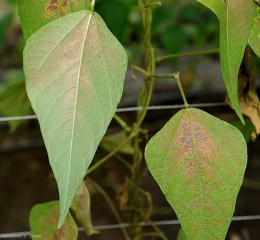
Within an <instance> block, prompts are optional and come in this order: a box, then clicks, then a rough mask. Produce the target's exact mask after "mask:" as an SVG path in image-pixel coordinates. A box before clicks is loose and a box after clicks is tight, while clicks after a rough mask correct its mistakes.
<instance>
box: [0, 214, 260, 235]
mask: <svg viewBox="0 0 260 240" xmlns="http://www.w3.org/2000/svg"><path fill="white" fill-rule="evenodd" d="M250 220H251V221H252V220H260V215H252V216H235V217H233V218H232V222H234V221H250ZM153 224H154V225H156V226H167V225H178V224H180V222H179V221H178V220H165V221H154V222H153ZM140 226H142V227H147V226H151V223H150V222H140V223H138V224H136V225H133V224H130V223H123V224H109V225H98V226H94V229H95V230H109V229H120V228H129V227H140ZM78 230H79V231H84V228H83V227H80V228H78ZM29 235H31V232H30V231H27V232H16V233H2V234H0V238H8V237H9V238H10V237H20V236H29Z"/></svg>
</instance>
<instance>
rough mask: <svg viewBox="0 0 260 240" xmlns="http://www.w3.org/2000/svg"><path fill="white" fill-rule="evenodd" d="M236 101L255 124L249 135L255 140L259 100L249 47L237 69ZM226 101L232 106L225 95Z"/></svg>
mask: <svg viewBox="0 0 260 240" xmlns="http://www.w3.org/2000/svg"><path fill="white" fill-rule="evenodd" d="M238 101H239V105H240V109H241V112H242V113H243V114H244V115H246V116H248V117H249V118H250V120H251V121H252V123H253V125H254V126H255V131H254V132H253V133H252V135H251V136H252V140H253V141H255V140H256V138H257V136H258V135H259V134H260V102H259V98H258V95H257V92H256V82H255V76H254V74H253V70H252V61H251V56H250V48H249V47H247V48H246V51H245V55H244V59H243V61H242V64H241V66H240V70H239V75H238ZM226 102H227V103H228V104H229V105H230V106H231V107H232V104H231V102H230V99H229V98H228V97H226Z"/></svg>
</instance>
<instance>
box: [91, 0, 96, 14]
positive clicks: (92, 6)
mask: <svg viewBox="0 0 260 240" xmlns="http://www.w3.org/2000/svg"><path fill="white" fill-rule="evenodd" d="M94 7H95V0H92V1H91V3H90V11H91V12H94Z"/></svg>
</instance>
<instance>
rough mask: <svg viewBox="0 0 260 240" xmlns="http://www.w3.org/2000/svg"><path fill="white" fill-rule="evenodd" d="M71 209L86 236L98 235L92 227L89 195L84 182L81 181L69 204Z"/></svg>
mask: <svg viewBox="0 0 260 240" xmlns="http://www.w3.org/2000/svg"><path fill="white" fill-rule="evenodd" d="M71 209H72V211H73V212H74V213H75V215H76V218H77V219H78V221H79V222H80V223H81V224H82V226H83V228H84V230H85V232H86V234H87V236H90V235H92V234H95V233H98V232H97V231H96V230H94V228H93V225H92V221H91V212H90V195H89V191H88V189H87V187H86V185H85V181H82V183H81V185H80V187H79V189H78V191H77V193H76V195H75V197H74V199H73V202H72V204H71Z"/></svg>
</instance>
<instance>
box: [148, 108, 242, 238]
mask: <svg viewBox="0 0 260 240" xmlns="http://www.w3.org/2000/svg"><path fill="white" fill-rule="evenodd" d="M145 157H146V161H147V164H148V167H149V170H150V172H151V173H152V175H153V177H154V178H155V180H156V181H157V183H158V184H159V186H160V187H161V189H162V191H163V193H164V194H165V196H166V199H167V200H168V202H169V203H170V204H171V206H172V207H173V209H174V210H175V212H176V214H177V216H178V219H179V220H180V223H181V225H182V228H183V231H184V232H185V235H186V236H187V239H189V240H201V239H207V240H211V239H212V240H222V239H224V238H225V235H226V232H227V229H228V227H229V224H230V222H231V219H232V216H233V213H234V209H235V203H236V197H237V194H238V191H239V189H240V187H241V184H242V181H243V176H244V171H245V168H246V162H247V149H246V143H245V140H244V138H243V136H242V134H241V133H240V132H239V130H237V129H236V128H235V127H234V126H232V125H230V124H228V123H226V122H224V121H222V120H220V119H217V118H215V117H213V116H211V115H209V114H208V113H205V112H203V111H201V110H198V109H194V108H191V109H185V110H181V111H179V112H178V113H177V114H176V115H175V116H174V117H173V118H172V119H171V120H170V121H169V122H168V123H166V125H165V126H164V127H163V128H162V130H161V131H160V132H158V133H157V134H156V135H155V136H154V137H153V138H152V139H151V140H150V141H149V143H148V144H147V147H146V151H145Z"/></svg>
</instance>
